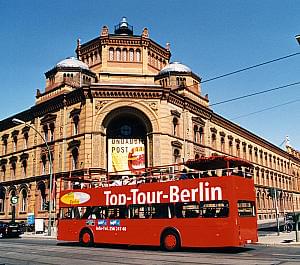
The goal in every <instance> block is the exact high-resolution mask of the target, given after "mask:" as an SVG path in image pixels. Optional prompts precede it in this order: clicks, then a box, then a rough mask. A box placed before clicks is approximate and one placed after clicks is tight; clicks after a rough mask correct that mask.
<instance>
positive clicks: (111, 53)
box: [109, 48, 114, 61]
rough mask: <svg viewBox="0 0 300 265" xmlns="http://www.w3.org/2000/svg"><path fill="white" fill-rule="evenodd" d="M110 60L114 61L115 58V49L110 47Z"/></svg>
mask: <svg viewBox="0 0 300 265" xmlns="http://www.w3.org/2000/svg"><path fill="white" fill-rule="evenodd" d="M109 60H110V61H113V60H114V49H113V48H109Z"/></svg>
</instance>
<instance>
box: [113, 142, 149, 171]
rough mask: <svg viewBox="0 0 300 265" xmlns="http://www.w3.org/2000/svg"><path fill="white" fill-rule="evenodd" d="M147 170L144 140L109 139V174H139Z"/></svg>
mask: <svg viewBox="0 0 300 265" xmlns="http://www.w3.org/2000/svg"><path fill="white" fill-rule="evenodd" d="M144 168H145V142H144V140H143V139H108V172H110V173H116V174H118V175H131V174H139V173H141V172H142V171H143V169H144Z"/></svg>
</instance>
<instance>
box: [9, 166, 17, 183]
mask: <svg viewBox="0 0 300 265" xmlns="http://www.w3.org/2000/svg"><path fill="white" fill-rule="evenodd" d="M16 167H17V165H16V162H11V168H10V170H11V179H12V180H13V179H15V178H16Z"/></svg>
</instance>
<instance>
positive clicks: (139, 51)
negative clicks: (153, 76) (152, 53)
mask: <svg viewBox="0 0 300 265" xmlns="http://www.w3.org/2000/svg"><path fill="white" fill-rule="evenodd" d="M136 61H137V62H140V61H141V50H140V49H137V50H136Z"/></svg>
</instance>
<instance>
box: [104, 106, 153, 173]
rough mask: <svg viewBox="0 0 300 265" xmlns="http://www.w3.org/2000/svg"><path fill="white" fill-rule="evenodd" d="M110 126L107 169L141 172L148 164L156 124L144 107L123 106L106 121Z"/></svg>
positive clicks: (116, 171) (107, 144) (107, 134)
mask: <svg viewBox="0 0 300 265" xmlns="http://www.w3.org/2000/svg"><path fill="white" fill-rule="evenodd" d="M103 126H104V127H105V128H106V139H107V142H106V146H107V169H108V172H110V173H112V174H115V175H138V174H140V173H141V172H143V171H144V168H145V167H147V165H148V155H147V153H148V146H149V143H150V142H152V141H151V139H150V138H149V137H148V135H151V132H152V125H151V122H150V120H149V118H148V117H147V116H146V115H145V114H144V113H143V112H142V111H140V110H138V109H136V108H132V107H120V108H117V109H115V110H113V111H111V112H110V113H109V115H107V117H106V118H105V119H104V121H103Z"/></svg>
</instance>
